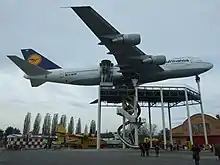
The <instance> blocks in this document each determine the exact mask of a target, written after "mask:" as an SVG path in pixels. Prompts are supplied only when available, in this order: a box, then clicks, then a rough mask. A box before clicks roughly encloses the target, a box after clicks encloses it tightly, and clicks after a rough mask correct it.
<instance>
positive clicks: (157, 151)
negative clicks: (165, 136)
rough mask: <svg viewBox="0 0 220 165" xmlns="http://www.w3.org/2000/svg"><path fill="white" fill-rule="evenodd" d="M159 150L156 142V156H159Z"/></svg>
mask: <svg viewBox="0 0 220 165" xmlns="http://www.w3.org/2000/svg"><path fill="white" fill-rule="evenodd" d="M159 151H160V147H159V145H158V144H156V146H155V153H156V157H159Z"/></svg>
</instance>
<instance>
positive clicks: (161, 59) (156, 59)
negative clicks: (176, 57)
mask: <svg viewBox="0 0 220 165" xmlns="http://www.w3.org/2000/svg"><path fill="white" fill-rule="evenodd" d="M142 62H143V63H149V64H156V65H163V64H165V63H166V57H165V56H164V55H158V56H151V57H148V58H145V59H143V60H142Z"/></svg>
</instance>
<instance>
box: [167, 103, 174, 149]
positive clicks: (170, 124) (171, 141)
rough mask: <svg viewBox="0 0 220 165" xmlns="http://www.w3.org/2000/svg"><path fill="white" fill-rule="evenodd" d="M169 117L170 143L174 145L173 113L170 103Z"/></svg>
mask: <svg viewBox="0 0 220 165" xmlns="http://www.w3.org/2000/svg"><path fill="white" fill-rule="evenodd" d="M168 117H169V129H170V143H171V144H172V145H173V132H172V123H171V112H170V105H169V103H168Z"/></svg>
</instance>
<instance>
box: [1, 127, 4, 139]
mask: <svg viewBox="0 0 220 165" xmlns="http://www.w3.org/2000/svg"><path fill="white" fill-rule="evenodd" d="M3 136H4V131H3V130H2V129H0V140H2V139H3Z"/></svg>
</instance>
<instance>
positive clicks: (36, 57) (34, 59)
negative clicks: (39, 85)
mask: <svg viewBox="0 0 220 165" xmlns="http://www.w3.org/2000/svg"><path fill="white" fill-rule="evenodd" d="M41 61H42V58H41V56H40V55H38V54H32V55H31V56H30V57H29V58H28V62H29V63H30V64H33V65H38V64H40V63H41Z"/></svg>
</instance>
